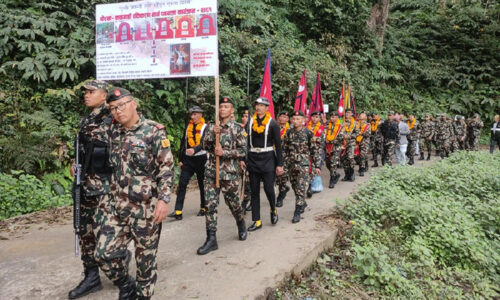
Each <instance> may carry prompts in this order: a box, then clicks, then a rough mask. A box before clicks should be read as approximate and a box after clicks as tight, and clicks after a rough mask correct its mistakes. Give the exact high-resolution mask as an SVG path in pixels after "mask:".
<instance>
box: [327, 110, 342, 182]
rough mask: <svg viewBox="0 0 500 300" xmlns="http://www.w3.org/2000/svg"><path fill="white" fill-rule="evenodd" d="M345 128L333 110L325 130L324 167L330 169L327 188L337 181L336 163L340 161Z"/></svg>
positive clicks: (338, 176) (338, 175)
mask: <svg viewBox="0 0 500 300" xmlns="http://www.w3.org/2000/svg"><path fill="white" fill-rule="evenodd" d="M344 135H345V130H344V126H342V124H341V123H340V119H339V114H338V112H337V111H333V112H332V114H331V116H330V122H329V123H328V128H327V130H326V141H325V142H326V146H325V150H326V151H325V152H326V167H327V168H328V170H329V171H330V183H329V185H328V187H329V188H331V189H333V188H334V187H335V184H336V183H337V182H338V181H339V178H340V174H339V173H337V165H338V164H339V161H340V152H341V151H342V143H343V142H344Z"/></svg>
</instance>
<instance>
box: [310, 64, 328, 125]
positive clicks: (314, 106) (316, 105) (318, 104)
mask: <svg viewBox="0 0 500 300" xmlns="http://www.w3.org/2000/svg"><path fill="white" fill-rule="evenodd" d="M315 111H319V112H320V113H322V114H324V113H325V110H324V107H323V96H322V95H321V81H320V80H319V73H318V76H317V77H316V83H315V84H314V92H313V96H312V101H311V105H309V118H311V114H312V113H313V112H315Z"/></svg>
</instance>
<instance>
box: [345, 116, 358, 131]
mask: <svg viewBox="0 0 500 300" xmlns="http://www.w3.org/2000/svg"><path fill="white" fill-rule="evenodd" d="M354 123H356V121H354V118H352V117H351V123H350V124H351V126H350V127H349V129H348V128H347V127H346V125H347V122H345V125H344V127H345V131H347V132H351V131H352V130H353V129H354Z"/></svg>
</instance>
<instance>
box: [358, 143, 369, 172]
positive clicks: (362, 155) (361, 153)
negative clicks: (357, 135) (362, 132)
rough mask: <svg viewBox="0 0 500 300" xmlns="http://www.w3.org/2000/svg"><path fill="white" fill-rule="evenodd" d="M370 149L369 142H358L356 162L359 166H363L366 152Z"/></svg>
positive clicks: (366, 159)
mask: <svg viewBox="0 0 500 300" xmlns="http://www.w3.org/2000/svg"><path fill="white" fill-rule="evenodd" d="M369 151H370V144H369V143H360V144H359V156H358V163H359V166H360V168H364V167H365V164H366V162H367V161H368V152H369Z"/></svg>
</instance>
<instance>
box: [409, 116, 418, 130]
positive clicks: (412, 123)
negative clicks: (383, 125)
mask: <svg viewBox="0 0 500 300" xmlns="http://www.w3.org/2000/svg"><path fill="white" fill-rule="evenodd" d="M415 121H417V119H415V118H413V121H411V125H410V121H408V122H407V124H408V127H410V130H412V129H413V126H415Z"/></svg>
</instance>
